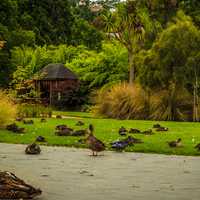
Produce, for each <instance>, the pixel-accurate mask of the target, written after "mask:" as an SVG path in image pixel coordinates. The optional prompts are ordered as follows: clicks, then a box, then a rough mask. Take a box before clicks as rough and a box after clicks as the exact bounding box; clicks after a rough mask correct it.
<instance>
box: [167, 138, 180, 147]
mask: <svg viewBox="0 0 200 200" xmlns="http://www.w3.org/2000/svg"><path fill="white" fill-rule="evenodd" d="M167 143H168V145H169V146H170V147H181V146H182V144H181V138H178V139H177V140H175V141H171V142H167Z"/></svg>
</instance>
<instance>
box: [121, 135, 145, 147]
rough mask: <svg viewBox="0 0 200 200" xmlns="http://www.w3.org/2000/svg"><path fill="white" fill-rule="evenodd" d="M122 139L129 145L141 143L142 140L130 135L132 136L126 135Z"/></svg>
mask: <svg viewBox="0 0 200 200" xmlns="http://www.w3.org/2000/svg"><path fill="white" fill-rule="evenodd" d="M123 141H126V142H128V144H129V145H133V144H141V143H143V141H142V140H141V139H138V138H134V137H132V136H128V137H127V138H125V139H124V140H123Z"/></svg>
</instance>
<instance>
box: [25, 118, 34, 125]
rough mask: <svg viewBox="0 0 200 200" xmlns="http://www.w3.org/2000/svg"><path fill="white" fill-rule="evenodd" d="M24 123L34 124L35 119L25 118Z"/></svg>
mask: <svg viewBox="0 0 200 200" xmlns="http://www.w3.org/2000/svg"><path fill="white" fill-rule="evenodd" d="M23 123H24V124H34V121H33V120H32V119H30V120H23Z"/></svg>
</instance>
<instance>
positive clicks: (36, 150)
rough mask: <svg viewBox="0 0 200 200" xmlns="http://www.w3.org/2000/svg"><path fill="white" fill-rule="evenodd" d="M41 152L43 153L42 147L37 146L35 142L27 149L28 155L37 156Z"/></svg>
mask: <svg viewBox="0 0 200 200" xmlns="http://www.w3.org/2000/svg"><path fill="white" fill-rule="evenodd" d="M40 152H41V149H40V146H39V145H38V144H36V143H35V142H33V143H32V144H29V145H28V146H27V147H26V149H25V153H26V154H31V155H36V154H40Z"/></svg>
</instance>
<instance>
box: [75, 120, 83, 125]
mask: <svg viewBox="0 0 200 200" xmlns="http://www.w3.org/2000/svg"><path fill="white" fill-rule="evenodd" d="M83 125H84V122H83V121H80V120H79V121H78V122H77V123H76V126H83Z"/></svg>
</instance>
